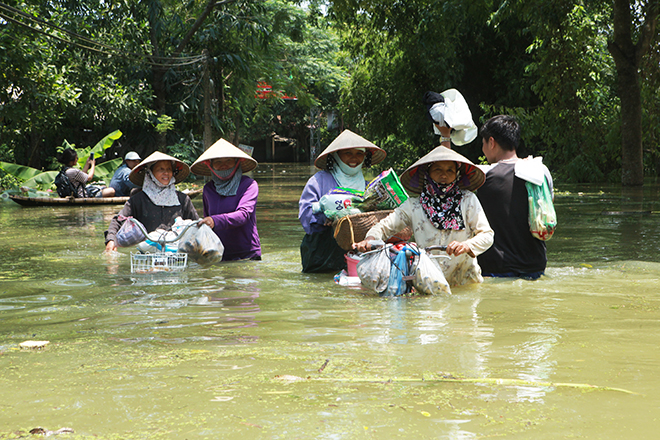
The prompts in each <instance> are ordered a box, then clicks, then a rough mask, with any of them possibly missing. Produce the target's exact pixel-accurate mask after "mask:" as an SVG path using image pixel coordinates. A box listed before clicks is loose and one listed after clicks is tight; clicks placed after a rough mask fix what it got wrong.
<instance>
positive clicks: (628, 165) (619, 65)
mask: <svg viewBox="0 0 660 440" xmlns="http://www.w3.org/2000/svg"><path fill="white" fill-rule="evenodd" d="M638 6H640V5H638ZM641 6H642V7H643V10H644V15H645V16H644V17H643V19H644V22H643V23H642V24H641V26H639V37H638V41H637V43H633V40H632V38H633V37H632V35H633V33H632V29H633V27H634V26H635V23H637V21H638V19H639V18H638V17H635V18H634V20H635V21H633V14H632V13H631V7H630V0H614V9H613V21H614V38H613V40H612V41H610V42H609V43H608V45H607V49H608V50H609V51H610V53H611V54H612V58H614V63H615V65H616V73H617V85H618V91H619V99H621V183H622V184H623V185H624V186H641V185H643V184H644V157H643V154H642V152H643V150H642V98H641V90H640V81H639V78H640V72H639V66H640V65H641V60H642V57H643V56H644V54H646V53H647V52H648V50H649V47H650V45H651V41H652V40H653V38H654V37H655V29H656V23H657V20H658V0H648V1H647V2H644V3H643V4H642V5H641Z"/></svg>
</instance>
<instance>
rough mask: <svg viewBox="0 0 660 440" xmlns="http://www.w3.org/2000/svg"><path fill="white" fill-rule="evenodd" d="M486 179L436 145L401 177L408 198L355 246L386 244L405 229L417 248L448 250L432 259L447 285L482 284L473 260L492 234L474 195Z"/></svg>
mask: <svg viewBox="0 0 660 440" xmlns="http://www.w3.org/2000/svg"><path fill="white" fill-rule="evenodd" d="M484 181H485V175H484V173H483V171H481V170H480V169H479V168H477V167H476V166H475V165H474V164H473V163H472V162H470V160H469V159H467V158H465V157H463V156H462V155H460V154H458V153H457V152H455V151H453V150H450V149H448V148H446V147H443V146H440V147H437V148H436V149H434V150H433V151H431V152H430V153H429V154H427V155H426V156H424V157H422V158H421V159H419V160H418V161H417V162H415V163H414V164H413V165H412V166H411V167H410V168H408V169H407V170H406V171H405V172H404V173H403V174H402V175H401V183H402V184H403V186H404V187H405V188H406V190H407V191H408V194H409V195H410V198H409V199H408V200H406V201H405V202H404V203H403V204H402V205H401V206H399V207H398V208H397V209H395V210H394V212H393V213H392V214H390V215H389V216H387V217H386V218H384V219H383V220H381V221H380V222H379V223H377V224H376V225H374V226H373V227H372V228H371V229H370V230H369V231H367V234H366V238H365V240H364V241H361V242H359V243H355V244H354V245H353V247H354V248H355V249H357V250H359V251H361V252H365V251H366V250H369V244H368V242H369V241H371V240H383V241H385V240H387V239H388V238H389V237H391V236H393V235H394V234H396V233H397V232H398V231H401V230H402V229H404V228H405V227H406V226H407V227H410V228H411V229H412V231H413V235H414V237H415V238H414V239H415V242H416V243H417V244H418V245H419V246H420V247H429V246H433V245H439V246H447V255H449V256H450V257H451V258H449V259H444V258H443V259H441V260H438V259H433V261H435V262H437V263H438V264H439V265H440V267H441V269H442V271H443V273H444V275H445V278H446V279H447V282H449V285H450V286H458V285H462V284H468V283H481V282H483V277H482V276H481V269H480V268H479V265H478V264H477V259H476V256H477V255H479V254H481V253H483V252H484V251H486V250H487V249H488V248H489V247H490V246H491V245H492V244H493V236H494V233H493V230H492V229H491V227H490V225H489V223H488V219H487V218H486V214H485V213H484V210H483V209H482V208H481V204H480V203H479V199H477V196H476V195H475V194H474V193H473V192H472V191H474V190H476V189H477V188H479V187H480V186H481V185H482V184H483V183H484ZM415 196H417V197H415Z"/></svg>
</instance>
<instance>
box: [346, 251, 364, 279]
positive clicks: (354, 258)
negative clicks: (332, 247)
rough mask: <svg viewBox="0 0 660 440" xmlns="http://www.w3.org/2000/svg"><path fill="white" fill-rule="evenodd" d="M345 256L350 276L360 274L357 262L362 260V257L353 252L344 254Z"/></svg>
mask: <svg viewBox="0 0 660 440" xmlns="http://www.w3.org/2000/svg"><path fill="white" fill-rule="evenodd" d="M344 258H346V266H347V268H346V272H348V276H349V277H356V276H358V274H357V264H358V263H359V262H360V259H361V258H362V257H361V256H359V255H357V254H354V253H352V252H349V253H347V254H346V255H344Z"/></svg>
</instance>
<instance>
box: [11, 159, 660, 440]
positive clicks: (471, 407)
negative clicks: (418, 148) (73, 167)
mask: <svg viewBox="0 0 660 440" xmlns="http://www.w3.org/2000/svg"><path fill="white" fill-rule="evenodd" d="M311 172H313V169H312V168H310V167H307V166H295V165H270V164H261V165H260V166H259V168H258V170H257V172H256V173H254V176H255V178H256V179H257V180H258V182H259V185H260V197H259V204H258V216H257V217H258V226H259V231H260V235H261V239H262V245H263V254H264V258H263V260H262V261H249V262H233V263H226V264H221V265H219V266H215V267H210V268H207V267H201V266H199V265H197V264H195V263H190V264H189V266H188V267H187V268H186V269H185V271H183V272H181V273H158V274H131V273H130V256H129V253H128V250H125V249H122V250H120V252H118V253H117V254H115V255H111V256H107V255H103V254H102V251H103V231H104V230H105V229H106V227H107V225H108V223H109V221H110V218H111V217H112V215H113V214H114V213H115V212H116V211H117V210H118V209H119V207H112V206H102V207H72V208H21V207H18V206H12V205H8V204H6V203H2V204H1V205H0V282H1V284H0V368H2V371H3V374H2V375H0V402H2V403H0V414H1V415H2V416H3V417H0V438H3V437H5V436H6V435H7V433H9V432H12V433H15V432H17V431H19V430H23V431H26V430H28V429H31V428H34V427H37V426H43V427H45V428H47V429H50V430H55V429H58V428H60V427H62V426H70V427H72V428H73V429H74V430H75V431H76V433H77V434H79V435H81V436H84V437H91V436H96V437H99V438H132V437H135V438H192V437H209V438H230V436H231V438H234V437H236V435H238V436H239V437H241V438H269V439H270V438H296V437H298V438H320V439H326V438H327V439H344V438H345V439H352V438H363V437H366V438H446V439H472V438H484V437H507V438H548V439H550V438H553V439H554V438H567V437H584V438H654V436H655V432H656V431H657V429H658V428H659V426H658V424H659V423H658V422H657V420H658V414H657V412H658V408H660V398H659V397H658V396H660V392H659V391H660V379H658V377H660V376H659V375H658V367H657V365H658V363H660V358H659V355H658V350H657V341H658V338H660V324H659V323H660V301H659V300H658V294H657V290H658V287H657V286H658V285H660V283H659V281H660V253H659V252H658V251H659V250H660V227H659V226H660V215H658V214H657V212H658V211H660V208H659V206H658V205H659V203H660V202H659V195H660V191H659V186H658V185H648V186H646V187H644V188H642V189H633V190H630V189H625V190H622V189H621V188H616V187H596V186H583V187H563V186H562V185H559V187H558V188H557V190H558V191H557V198H556V208H557V211H558V216H559V228H558V230H557V232H556V234H555V236H554V237H553V239H552V240H551V241H549V242H548V255H549V260H550V262H549V267H548V271H547V275H546V276H545V277H543V278H542V279H541V280H539V281H536V282H529V281H523V280H506V279H488V280H486V282H485V283H483V284H482V285H477V286H464V287H460V288H456V289H454V295H452V296H451V297H442V298H441V297H417V298H403V299H401V298H398V299H397V298H378V297H376V296H374V295H373V294H371V293H370V292H367V291H364V290H361V289H349V288H344V287H340V286H337V285H335V284H334V283H333V282H332V274H328V275H310V274H301V273H300V262H299V258H300V256H299V250H298V246H299V243H300V240H301V239H302V236H303V232H302V229H301V227H300V225H299V223H298V220H297V204H298V197H299V195H300V192H301V191H302V188H303V186H304V184H305V181H306V180H307V178H308V177H309V175H310V173H311ZM194 204H195V206H196V207H197V208H198V210H200V211H201V200H198V199H195V200H194ZM25 340H48V341H50V342H51V343H50V344H49V345H48V346H47V347H46V348H45V349H43V350H40V351H27V350H21V349H19V347H18V344H19V343H20V342H22V341H25ZM283 378H287V380H282V379H283ZM589 385H595V386H598V387H604V388H607V387H609V388H615V389H619V390H605V389H603V388H599V389H598V390H596V389H594V388H592V387H589ZM621 390H623V391H621ZM626 390H627V391H632V392H635V393H640V394H643V396H642V395H637V394H627V393H626V392H625V391H626Z"/></svg>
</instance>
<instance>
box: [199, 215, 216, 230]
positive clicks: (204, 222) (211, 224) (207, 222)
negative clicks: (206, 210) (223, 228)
mask: <svg viewBox="0 0 660 440" xmlns="http://www.w3.org/2000/svg"><path fill="white" fill-rule="evenodd" d="M202 225H207V226H208V227H210V228H211V229H213V228H214V227H215V222H214V221H213V217H204V218H203V219H201V220H200V221H199V223H197V226H202Z"/></svg>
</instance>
